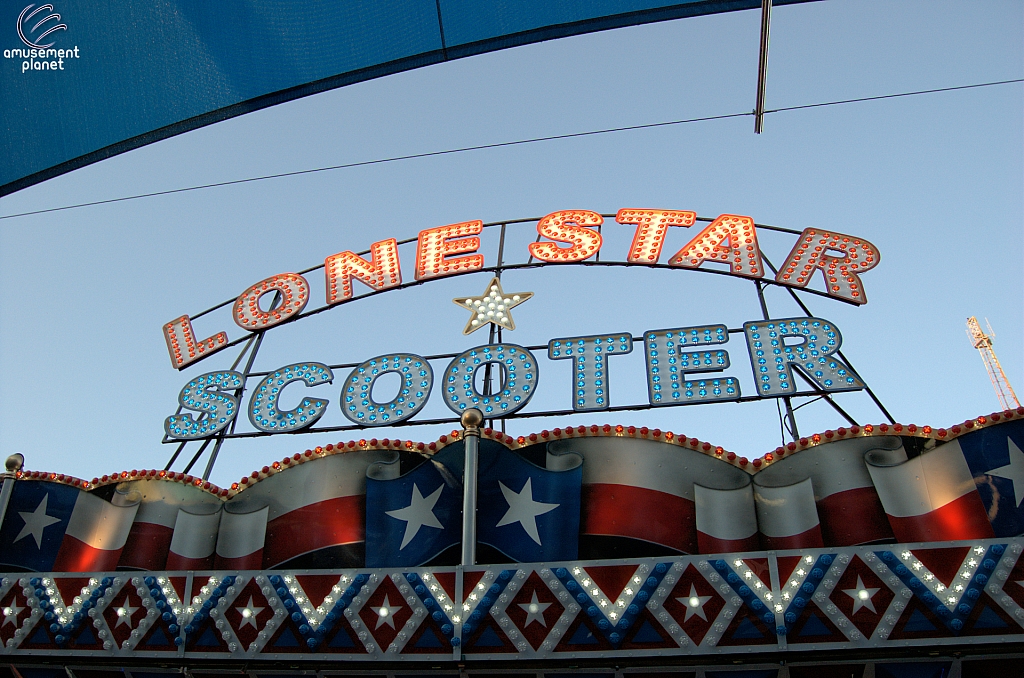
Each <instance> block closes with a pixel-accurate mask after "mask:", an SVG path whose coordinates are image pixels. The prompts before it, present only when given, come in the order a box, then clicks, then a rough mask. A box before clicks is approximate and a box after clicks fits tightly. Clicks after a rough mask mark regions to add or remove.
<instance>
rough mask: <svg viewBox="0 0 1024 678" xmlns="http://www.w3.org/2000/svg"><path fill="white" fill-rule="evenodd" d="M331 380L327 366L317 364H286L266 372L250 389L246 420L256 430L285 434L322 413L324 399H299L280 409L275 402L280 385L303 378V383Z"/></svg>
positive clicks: (331, 376)
mask: <svg viewBox="0 0 1024 678" xmlns="http://www.w3.org/2000/svg"><path fill="white" fill-rule="evenodd" d="M333 380H334V373H332V372H331V368H329V367H327V366H326V365H321V364H320V363H298V364H295V365H288V366H286V367H282V368H281V369H279V370H275V371H274V372H273V373H271V374H268V375H267V376H266V378H264V379H263V381H261V382H260V383H259V385H258V386H257V387H256V390H255V391H253V394H252V398H251V399H250V401H249V421H251V422H252V425H253V426H255V427H256V428H257V429H259V430H260V431H266V432H267V433H285V432H288V431H297V430H299V429H303V428H306V427H307V426H312V425H313V424H314V423H315V422H316V420H317V419H319V418H320V417H322V416H323V415H324V412H325V411H326V409H327V401H326V400H322V399H320V398H303V399H302V403H300V404H299V406H298V407H296V408H295V409H292V410H284V411H282V410H281V409H280V408H279V407H278V405H279V404H280V402H281V400H280V398H281V393H282V392H283V391H284V387H285V386H287V385H288V384H290V383H292V382H293V381H304V382H306V386H316V385H317V384H324V383H330V382H331V381H333Z"/></svg>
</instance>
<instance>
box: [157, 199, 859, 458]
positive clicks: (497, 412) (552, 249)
mask: <svg viewBox="0 0 1024 678" xmlns="http://www.w3.org/2000/svg"><path fill="white" fill-rule="evenodd" d="M607 216H611V215H607ZM614 218H615V222H616V223H617V224H620V225H624V226H628V227H632V228H633V229H634V235H633V239H632V243H631V244H630V246H629V250H628V252H627V256H626V258H625V260H617V261H608V260H607V258H606V259H605V260H604V261H602V260H601V252H602V244H603V238H602V234H601V228H602V225H603V223H604V216H603V215H601V214H598V213H597V212H593V211H588V210H563V211H558V212H553V213H551V214H548V215H547V216H545V217H543V218H541V219H539V220H536V229H537V234H538V235H537V239H536V241H535V242H533V243H530V244H529V246H528V248H527V250H528V251H527V252H526V253H525V254H528V258H527V259H526V261H525V262H520V263H515V262H509V261H506V260H505V256H504V251H505V231H506V228H507V227H508V226H510V225H512V224H517V223H529V222H531V221H533V220H521V221H517V222H503V223H496V224H488V225H485V224H483V222H481V221H467V222H462V223H457V224H451V225H447V226H441V227H438V228H430V229H426V230H423V231H421V232H420V233H419V235H418V236H417V238H415V240H414V241H413V240H410V241H404V242H402V243H399V242H398V241H397V240H395V239H394V238H389V239H386V240H381V241H378V242H375V243H373V244H372V245H371V246H370V249H369V250H368V252H363V253H359V254H357V253H355V252H352V251H344V252H341V253H338V254H332V255H331V256H329V257H327V258H326V259H325V261H324V263H323V265H322V266H317V267H314V268H311V269H308V270H306V271H302V272H300V273H281V274H279V275H274V276H271V277H269V278H267V279H265V280H261V281H259V282H257V283H255V284H253V285H251V286H250V287H249V288H248V289H246V290H245V291H244V292H242V293H241V294H240V295H239V296H238V297H237V299H235V300H233V301H231V302H225V303H224V304H221V305H219V306H217V307H215V308H214V309H211V311H212V310H216V309H218V308H223V307H226V306H228V305H231V307H232V311H231V312H232V319H233V320H234V322H235V323H236V324H237V325H238V327H240V328H241V329H243V330H245V335H244V336H242V337H240V338H238V339H235V340H229V339H228V333H227V332H226V331H220V332H217V333H215V334H214V335H212V336H210V337H207V338H203V339H200V338H198V337H197V335H196V332H195V331H194V330H193V327H192V320H193V319H194V318H192V317H190V316H188V315H183V316H181V317H179V318H177V319H175V320H173V321H171V322H169V323H167V324H166V325H164V327H163V333H164V338H165V340H166V342H167V348H168V351H169V353H170V358H171V363H172V365H173V366H174V367H175V368H177V369H179V370H180V369H183V368H186V367H188V366H190V365H192V364H194V363H196V362H198V361H200V360H203V359H205V358H208V357H209V356H211V355H213V354H214V353H216V352H218V351H220V350H222V349H224V348H227V347H229V346H232V345H237V344H239V343H242V342H243V341H246V340H248V341H249V342H250V344H251V343H253V342H255V341H258V340H261V339H262V334H263V333H264V332H266V331H267V330H269V329H271V328H273V327H276V326H278V325H281V324H282V323H286V322H290V321H294V320H297V319H300V318H303V317H308V316H310V315H313V314H316V313H319V312H321V311H324V310H328V309H330V308H333V307H336V306H338V305H341V304H344V303H346V302H350V301H354V300H356V299H360V298H364V297H366V296H369V295H372V294H377V293H381V292H385V291H387V290H392V289H400V288H403V287H408V286H410V285H414V284H420V283H422V282H426V281H430V280H435V279H439V278H444V277H449V276H454V275H465V274H469V273H477V272H485V271H489V272H493V273H494V277H493V278H492V280H491V281H490V282H489V283H488V285H487V287H486V289H485V290H484V292H483V294H481V295H479V296H475V297H473V296H467V297H460V298H457V299H454V302H455V303H456V304H458V305H459V306H462V307H464V308H466V309H467V310H469V311H470V314H471V315H470V318H469V320H468V322H467V324H466V327H465V330H464V333H465V334H470V333H472V332H475V331H476V330H478V329H480V328H482V327H485V326H487V327H489V328H490V330H491V337H490V342H489V343H487V344H485V345H481V346H477V347H475V348H472V349H470V350H467V351H465V352H462V353H458V354H452V355H448V356H434V357H433V359H437V358H442V359H443V358H448V359H450V360H449V362H448V363H447V365H446V366H445V367H444V368H443V371H442V372H441V373H440V377H439V378H435V375H434V371H433V369H432V368H431V365H430V360H428V359H427V358H425V357H423V356H420V355H416V354H414V353H388V354H384V355H379V356H375V357H373V358H370V359H368V360H366V361H364V362H362V363H360V364H357V365H334V366H329V365H326V364H322V363H319V362H310V361H305V362H296V363H293V364H289V365H285V366H282V367H281V368H279V369H276V370H273V371H271V372H269V373H252V372H250V370H249V369H248V368H247V369H246V370H244V371H241V372H240V371H237V370H236V369H234V367H233V368H232V369H227V370H217V371H211V372H207V373H204V374H201V375H198V376H196V377H194V378H193V379H191V380H189V382H188V383H187V384H186V385H185V386H184V388H183V389H182V390H181V393H180V395H179V398H178V402H179V404H180V407H179V409H178V411H177V412H176V413H175V414H173V415H171V416H169V417H167V418H166V420H165V422H164V430H165V434H166V437H165V441H167V442H171V441H188V440H197V439H210V438H212V437H215V436H219V437H221V438H223V437H234V436H241V435H268V434H274V433H286V432H287V433H295V432H300V431H307V432H308V431H326V430H341V429H344V428H361V427H372V426H393V425H397V424H402V423H405V422H410V420H413V419H414V418H415V417H416V415H417V414H418V413H419V412H420V411H421V410H422V409H423V407H424V405H425V404H426V403H427V400H428V398H429V397H430V396H431V394H432V393H436V392H440V393H441V394H442V395H441V397H443V399H444V402H445V404H446V405H447V406H448V408H450V409H451V410H452V411H453V412H454V413H456V415H460V414H462V413H463V412H464V411H465V410H466V409H467V408H478V409H480V410H481V411H482V412H483V414H484V416H485V417H487V418H504V417H507V416H509V415H513V414H515V413H517V412H520V411H521V410H522V409H523V408H524V407H526V405H527V404H528V403H529V402H530V399H531V398H532V397H533V395H534V393H535V391H536V388H537V386H538V383H539V369H538V362H539V361H538V357H537V355H536V354H535V353H534V351H536V350H538V349H540V350H543V349H546V352H547V358H548V359H550V360H571V361H572V363H573V366H574V369H573V372H572V380H571V393H572V411H573V412H587V411H598V410H607V409H609V408H611V400H610V394H609V388H608V378H609V371H610V369H611V363H612V362H614V360H613V358H614V357H616V356H619V355H623V354H627V353H630V352H632V351H633V348H634V346H633V344H634V341H635V340H636V341H639V342H640V343H642V345H643V351H644V353H645V357H646V381H647V390H648V404H647V405H646V406H648V407H661V406H669V405H688V404H698V403H712V402H724V401H740V400H754V399H761V398H785V399H787V409H788V398H789V397H790V396H793V395H798V394H803V393H801V392H799V391H798V388H797V382H796V376H797V375H799V376H800V377H802V378H803V380H804V381H805V382H806V383H807V384H808V385H809V386H810V388H811V389H812V391H811V392H808V394H810V395H815V394H816V395H819V396H823V397H826V398H827V396H828V394H830V393H834V392H840V391H852V390H859V389H864V388H866V385H865V383H864V382H863V381H862V380H861V379H860V378H859V377H858V375H857V374H856V373H855V371H854V370H853V369H852V367H851V366H850V365H849V362H848V361H847V360H845V359H844V357H843V356H842V354H841V352H840V347H841V345H842V338H841V335H840V332H839V329H838V328H837V327H836V326H835V324H834V323H831V322H829V321H827V320H824V319H821V318H817V317H813V316H811V314H810V312H807V314H806V315H804V316H801V317H789V318H782V319H770V318H769V317H768V312H767V306H766V305H765V303H764V297H763V295H762V290H763V286H764V285H778V286H782V287H784V288H789V289H790V290H804V291H807V292H811V293H813V294H817V295H820V296H827V297H830V298H833V299H837V300H840V301H843V302H847V303H850V304H858V305H859V304H864V303H866V302H867V296H866V294H865V290H864V285H863V283H862V281H861V279H860V274H862V273H863V272H865V271H867V270H869V269H871V268H873V267H874V266H876V265H877V264H878V262H879V252H878V249H877V248H876V247H875V246H874V245H872V244H871V243H870V242H868V241H866V240H864V239H861V238H857V237H855V236H850V235H845V234H842V233H836V232H832V231H828V230H823V229H819V228H807V229H805V230H803V231H802V232H800V231H794V230H790V229H783V228H778V227H773V226H762V225H755V223H754V220H753V219H752V218H750V217H747V216H739V215H732V214H723V215H721V216H719V217H717V218H715V219H703V218H699V217H698V216H697V214H696V213H695V212H692V211H681V210H653V209H621V210H619V211H618V213H617V214H615V215H614ZM698 222H702V223H703V224H704V227H703V228H702V229H700V230H699V231H698V232H697V233H696V234H695V235H694V236H693V237H692V238H691V239H690V240H689V241H688V242H686V243H685V244H684V245H682V247H681V248H679V249H678V251H675V253H674V254H672V255H671V256H669V257H668V258H667V263H661V260H662V255H663V250H664V247H665V244H666V241H667V240H669V239H670V234H671V233H672V232H673V231H674V230H677V229H682V228H690V227H693V226H694V225H695V224H697V223H698ZM489 227H500V228H501V233H500V242H499V247H498V260H497V262H496V263H495V264H494V265H492V266H490V267H488V266H487V265H486V262H485V260H484V255H483V254H481V253H480V249H481V239H480V237H479V236H480V235H481V234H482V233H483V231H484V229H485V228H489ZM759 229H762V230H764V229H767V230H771V231H776V232H783V233H789V234H793V235H796V236H797V239H796V242H795V244H793V246H792V249H791V251H790V252H789V254H788V256H787V257H786V259H785V261H784V262H782V264H781V266H778V267H775V266H773V265H772V263H771V262H770V261H768V259H767V257H766V256H765V255H764V253H763V252H762V251H761V248H760V246H759V244H758V230H759ZM413 242H415V245H416V249H415V258H414V260H413V261H412V268H413V270H414V281H413V282H403V276H402V261H401V259H400V257H399V246H400V245H402V244H412V243H413ZM367 255H368V256H367ZM408 264H409V262H408V261H407V262H406V265H407V266H408ZM548 264H581V265H613V266H645V267H658V268H671V269H686V270H693V271H702V272H707V273H717V274H724V275H729V276H739V277H741V278H747V279H750V280H753V281H755V282H756V286H757V291H758V296H759V300H760V302H761V307H762V310H763V311H764V314H763V315H764V317H763V318H762V319H760V320H751V321H749V322H746V323H744V324H743V326H742V327H741V328H735V329H733V328H728V327H726V326H725V325H723V324H705V325H695V326H680V327H671V328H664V329H652V330H647V331H645V332H643V333H642V335H641V336H638V337H634V336H632V334H631V333H629V332H622V331H618V332H606V333H603V334H596V335H588V336H567V337H556V338H552V339H551V340H550V341H549V342H548V344H547V345H546V346H539V347H524V346H519V345H516V344H512V343H507V342H503V341H502V340H501V330H502V329H507V330H513V329H515V324H514V322H513V318H512V309H514V308H515V307H516V306H518V305H519V304H522V303H523V302H525V301H527V300H528V299H529V298H530V297H531V296H532V293H530V292H506V291H505V290H504V289H503V288H502V285H501V280H500V275H501V272H502V271H503V270H510V269H517V268H532V267H537V266H543V265H548ZM713 265H717V266H718V267H715V266H713ZM320 268H322V269H323V273H324V276H325V290H326V298H325V299H324V303H323V305H322V306H320V307H317V308H314V309H307V306H308V304H309V302H310V300H311V286H310V283H309V282H308V280H307V279H306V278H305V277H304V274H308V273H310V272H312V271H315V270H317V269H320ZM769 269H770V271H771V275H770V277H769V276H768V275H766V273H768V270H769ZM819 272H820V274H821V276H822V277H823V278H824V282H825V289H824V291H819V290H815V289H812V288H808V284H809V283H810V282H811V281H812V279H813V278H814V277H815V276H816V275H817V274H818V273H819ZM354 281H358V282H359V283H361V284H362V285H364V286H366V288H368V290H362V291H361V293H360V294H356V289H355V287H354V284H353V283H354ZM794 298H795V297H794ZM797 301H798V303H799V300H797ZM801 307H802V308H806V307H803V305H802V304H801ZM206 313H209V311H207V312H204V313H203V314H199V315H205V314H206ZM195 317H199V316H195ZM733 334H737V335H740V338H739V340H740V341H741V342H742V343H743V345H744V348H745V350H746V353H747V354H748V356H749V359H750V365H751V368H752V371H753V376H754V380H755V383H756V388H757V392H756V394H755V395H753V396H744V395H743V394H742V393H741V389H740V383H739V381H738V379H737V378H736V377H735V376H734V375H733V374H730V369H731V368H732V367H733V365H732V363H733V360H734V358H731V357H730V351H729V350H727V349H726V348H724V346H723V345H725V344H727V343H728V342H729V340H730V335H733ZM250 344H246V349H248V348H249V346H250ZM246 349H243V355H244V353H245V351H246ZM256 350H258V343H257V344H255V345H254V346H253V348H252V355H251V356H250V360H249V366H250V367H251V365H252V357H254V355H255V351H256ZM741 350H742V349H741ZM732 353H735V350H734V351H732ZM241 357H242V356H240V357H239V360H238V361H236V366H237V364H238V363H239V362H241ZM495 368H497V373H498V382H499V384H500V385H499V386H497V388H491V380H490V378H488V379H487V380H486V384H485V386H484V388H483V389H481V388H479V387H478V385H477V384H478V380H477V378H476V376H477V372H478V371H479V370H486V371H487V373H488V375H489V374H490V372H491V370H492V369H495ZM337 369H348V370H349V371H348V373H347V375H346V376H345V378H344V380H343V381H342V382H341V383H342V388H341V393H340V396H339V398H338V403H339V405H340V409H341V411H342V413H343V414H344V416H345V417H346V418H347V419H348V420H349V421H350V422H351V423H352V425H351V426H344V427H331V428H327V427H315V426H314V425H315V424H316V423H317V422H318V421H319V420H320V419H321V418H322V417H323V416H324V414H325V413H326V412H327V408H328V407H329V405H330V402H329V400H328V399H326V398H320V397H312V396H310V397H305V398H302V400H301V403H300V404H299V405H298V406H297V407H295V408H293V409H290V410H282V409H281V408H280V407H279V403H280V396H281V393H282V391H283V390H284V389H285V388H286V387H287V386H288V385H289V384H291V383H292V382H302V383H303V384H304V385H305V386H306V387H315V386H318V385H321V384H324V383H330V382H333V381H334V379H335V373H334V371H335V370H337ZM388 373H396V374H398V375H399V377H400V380H401V382H400V386H399V389H398V392H397V393H395V395H394V397H393V398H392V399H391V400H389V401H387V402H377V401H376V400H374V398H373V397H372V393H373V387H374V384H375V383H376V381H377V380H378V379H379V378H380V377H382V376H384V375H385V374H388ZM256 378H259V381H258V383H256V384H255V385H254V386H252V387H251V388H250V386H249V384H248V382H249V380H253V379H256ZM435 381H439V382H440V383H439V384H435ZM247 388H249V389H250V395H249V397H248V401H247V403H245V405H244V407H245V412H246V414H247V415H248V419H249V421H250V422H251V424H252V426H253V428H254V429H255V432H254V433H234V432H233V430H234V424H235V421H236V419H237V417H238V415H239V411H240V409H241V408H242V406H243V405H242V395H243V393H244V391H245V390H246V389H247ZM830 402H831V401H830ZM640 407H644V406H640ZM840 411H841V410H840ZM411 423H436V422H421V421H412V422H411Z"/></svg>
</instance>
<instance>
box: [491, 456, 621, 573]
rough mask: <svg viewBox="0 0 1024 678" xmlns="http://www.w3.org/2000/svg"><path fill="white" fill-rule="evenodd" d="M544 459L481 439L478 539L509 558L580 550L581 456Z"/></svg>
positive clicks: (568, 556) (570, 555)
mask: <svg viewBox="0 0 1024 678" xmlns="http://www.w3.org/2000/svg"><path fill="white" fill-rule="evenodd" d="M543 463H544V466H540V465H538V464H535V463H533V462H532V461H529V460H527V459H525V458H523V457H521V456H520V455H518V454H516V453H515V452H512V451H510V450H508V449H506V448H505V447H504V446H501V445H498V444H496V443H490V441H481V445H480V467H479V474H478V481H477V483H478V484H477V497H478V504H477V505H478V507H479V508H478V512H477V542H478V543H480V544H484V545H487V546H491V547H493V548H495V549H497V550H498V551H499V552H500V553H502V554H504V555H505V556H507V557H508V558H510V559H511V560H512V561H513V562H525V563H529V562H543V561H551V560H573V559H575V558H576V557H577V556H578V553H579V528H580V487H581V484H582V480H583V469H582V465H583V458H582V457H580V456H579V455H578V454H575V453H567V454H562V455H554V454H547V455H546V457H545V458H544V460H543ZM623 510H624V511H628V510H629V508H628V507H623Z"/></svg>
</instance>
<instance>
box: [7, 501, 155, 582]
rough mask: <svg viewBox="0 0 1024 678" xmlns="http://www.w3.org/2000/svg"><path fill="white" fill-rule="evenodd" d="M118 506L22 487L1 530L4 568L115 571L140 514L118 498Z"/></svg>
mask: <svg viewBox="0 0 1024 678" xmlns="http://www.w3.org/2000/svg"><path fill="white" fill-rule="evenodd" d="M114 496H115V500H117V501H119V502H120V505H118V504H114V503H111V502H109V501H107V500H105V499H102V498H100V497H97V496H96V495H93V494H89V493H87V492H82V491H81V490H78V489H76V488H74V487H68V486H66V485H61V484H59V483H50V482H45V481H27V482H18V483H16V484H15V486H14V491H13V492H12V494H11V501H10V504H9V505H8V507H7V513H6V514H5V516H4V524H3V526H2V528H0V543H2V544H4V545H5V547H4V549H3V550H2V552H0V566H4V565H5V566H8V567H10V568H12V569H16V570H29V571H36V572H45V571H53V572H96V571H103V570H113V569H114V568H115V567H116V566H117V562H118V560H119V558H120V556H121V550H122V549H123V548H124V545H125V542H126V541H127V539H128V532H129V530H131V526H132V521H133V520H134V518H135V514H136V512H137V511H138V509H139V504H138V498H137V497H134V498H133V501H131V500H129V499H128V498H127V497H126V496H125V495H123V494H119V493H115V495H114Z"/></svg>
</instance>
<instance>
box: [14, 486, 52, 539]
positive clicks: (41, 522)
mask: <svg viewBox="0 0 1024 678" xmlns="http://www.w3.org/2000/svg"><path fill="white" fill-rule="evenodd" d="M49 498H50V495H49V494H45V495H43V500H42V501H41V502H39V506H37V507H36V510H35V511H18V515H19V516H21V519H22V520H24V521H25V527H23V528H21V532H19V533H18V536H17V537H15V538H14V541H15V542H18V541H20V540H22V539H24V538H25V537H27V536H29V535H32V538H33V539H35V540H36V548H39V549H41V548H43V530H45V529H46V528H47V527H49V526H50V525H53V524H54V523H59V522H60V518H54V517H53V516H48V515H46V502H47V500H48V499H49Z"/></svg>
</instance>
